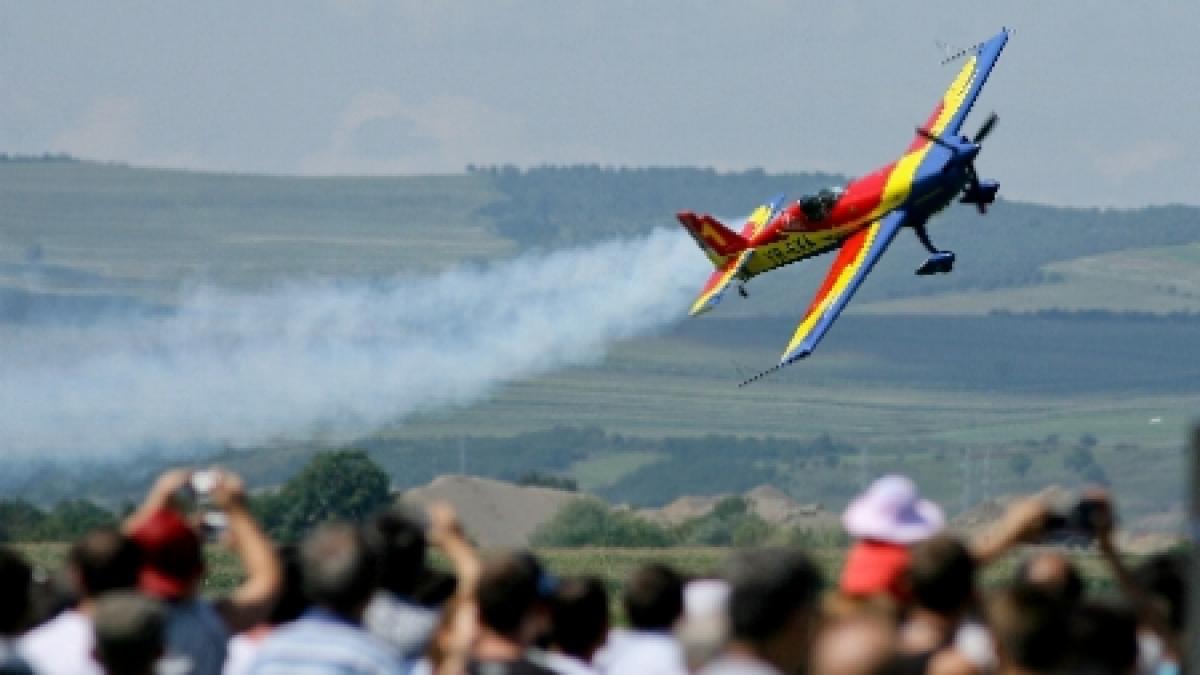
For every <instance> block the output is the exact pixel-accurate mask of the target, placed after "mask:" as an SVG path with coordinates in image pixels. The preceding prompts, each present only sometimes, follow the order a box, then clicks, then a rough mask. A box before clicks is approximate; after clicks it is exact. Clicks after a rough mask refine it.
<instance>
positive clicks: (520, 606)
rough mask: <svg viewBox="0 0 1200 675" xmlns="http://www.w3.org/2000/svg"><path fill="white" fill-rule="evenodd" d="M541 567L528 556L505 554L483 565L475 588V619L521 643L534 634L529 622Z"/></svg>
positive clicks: (534, 607)
mask: <svg viewBox="0 0 1200 675" xmlns="http://www.w3.org/2000/svg"><path fill="white" fill-rule="evenodd" d="M540 581H541V569H540V568H539V567H538V566H537V565H535V564H531V563H530V556H525V555H519V554H518V555H505V556H501V557H499V558H496V559H494V560H491V561H489V562H488V563H487V564H486V565H484V567H483V573H482V574H481V575H480V577H479V588H478V589H477V591H476V602H477V604H478V606H479V622H480V623H481V624H482V625H483V627H484V628H486V629H487V630H489V631H491V632H492V633H494V634H495V635H497V636H499V637H500V638H503V639H505V640H507V641H508V642H511V643H515V644H518V645H521V646H527V645H529V644H530V641H531V640H532V639H533V638H534V637H535V636H534V635H532V633H535V632H536V630H534V629H533V628H532V627H531V626H530V624H531V623H532V622H533V619H534V610H535V609H536V606H537V604H538V602H539V600H540V597H541V596H540V593H539V587H538V586H539V583H540Z"/></svg>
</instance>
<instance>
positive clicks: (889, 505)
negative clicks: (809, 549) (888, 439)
mask: <svg viewBox="0 0 1200 675" xmlns="http://www.w3.org/2000/svg"><path fill="white" fill-rule="evenodd" d="M945 522H946V518H945V516H944V515H943V514H942V509H941V508H940V507H939V506H938V505H937V504H935V503H933V502H931V501H929V500H928V499H921V496H920V495H919V494H918V493H917V486H916V484H915V483H913V482H912V479H910V478H908V477H907V476H900V475H896V474H892V475H888V476H883V477H881V478H879V479H877V480H876V481H875V482H874V483H871V486H870V487H868V488H867V490H866V492H864V493H862V494H861V495H859V496H858V497H857V498H855V499H854V501H852V502H850V505H849V506H847V507H846V511H845V513H843V514H842V525H843V526H844V527H845V528H846V532H848V533H849V534H850V536H852V537H855V538H857V539H871V540H874V541H883V542H889V543H892V544H900V545H902V546H908V545H910V544H915V543H916V542H918V541H922V540H924V539H928V538H929V537H932V536H933V535H935V534H937V533H938V532H939V531H940V530H941V529H942V526H943V525H944V524H945Z"/></svg>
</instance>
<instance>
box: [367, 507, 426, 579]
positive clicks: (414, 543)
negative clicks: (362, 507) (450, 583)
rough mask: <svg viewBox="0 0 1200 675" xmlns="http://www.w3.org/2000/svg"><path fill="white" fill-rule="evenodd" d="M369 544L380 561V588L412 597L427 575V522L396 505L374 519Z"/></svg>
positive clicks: (369, 527) (368, 528)
mask: <svg viewBox="0 0 1200 675" xmlns="http://www.w3.org/2000/svg"><path fill="white" fill-rule="evenodd" d="M366 533H367V541H368V542H369V543H370V545H371V549H372V550H373V551H374V552H375V556H376V559H377V560H378V562H379V585H380V587H381V588H384V589H387V590H389V591H391V592H392V593H396V594H399V595H403V596H406V597H409V598H412V597H413V596H414V595H416V591H417V588H418V585H419V584H420V583H421V582H422V580H423V578H424V574H425V553H426V549H427V543H426V540H425V523H424V522H423V520H422V519H421V518H419V517H418V516H417V514H416V513H414V512H413V511H412V510H411V509H409V508H407V507H404V506H401V505H396V506H393V507H392V508H390V509H388V510H386V511H383V512H382V513H380V514H378V515H377V516H375V518H374V519H372V520H371V522H370V524H369V525H368V526H367V529H366Z"/></svg>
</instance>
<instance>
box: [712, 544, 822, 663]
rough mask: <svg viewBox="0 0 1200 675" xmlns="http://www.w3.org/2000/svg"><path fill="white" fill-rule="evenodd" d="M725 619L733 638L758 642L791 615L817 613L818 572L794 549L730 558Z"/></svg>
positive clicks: (746, 552) (785, 621) (769, 635)
mask: <svg viewBox="0 0 1200 675" xmlns="http://www.w3.org/2000/svg"><path fill="white" fill-rule="evenodd" d="M726 576H727V578H728V580H729V584H730V586H731V590H730V596H729V620H730V629H731V631H732V633H733V637H735V638H737V639H740V640H746V641H747V642H751V643H761V642H763V641H764V640H767V639H769V638H771V637H772V636H774V635H775V634H776V632H777V631H780V630H783V629H784V628H785V627H786V625H787V624H788V620H789V619H790V618H791V617H792V616H793V615H794V613H795V612H813V613H815V612H816V610H817V600H818V597H819V595H820V592H821V586H822V581H821V573H820V572H819V571H818V570H817V568H816V567H815V566H814V565H813V564H812V562H811V561H809V559H808V557H807V556H805V555H804V554H803V553H801V552H800V551H797V550H788V549H758V550H753V551H745V552H742V553H739V554H737V555H735V556H734V557H733V558H731V559H730V563H729V571H728V572H727V574H726Z"/></svg>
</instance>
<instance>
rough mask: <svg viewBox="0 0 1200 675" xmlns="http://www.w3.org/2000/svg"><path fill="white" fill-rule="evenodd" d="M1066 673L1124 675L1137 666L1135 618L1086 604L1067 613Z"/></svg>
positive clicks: (1115, 609) (1122, 610)
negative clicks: (1068, 620) (1068, 663)
mask: <svg viewBox="0 0 1200 675" xmlns="http://www.w3.org/2000/svg"><path fill="white" fill-rule="evenodd" d="M1069 630H1070V636H1071V640H1070V647H1069V651H1070V653H1071V655H1070V657H1069V660H1070V666H1069V668H1070V671H1071V672H1072V673H1086V674H1088V675H1127V674H1129V673H1132V672H1134V670H1135V669H1136V667H1137V664H1138V637H1137V619H1136V618H1134V616H1133V613H1132V612H1131V611H1129V610H1128V609H1125V608H1122V607H1114V606H1110V605H1103V604H1099V603H1087V604H1084V605H1083V606H1081V607H1079V608H1078V609H1076V610H1075V611H1073V612H1071V618H1070V626H1069Z"/></svg>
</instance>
